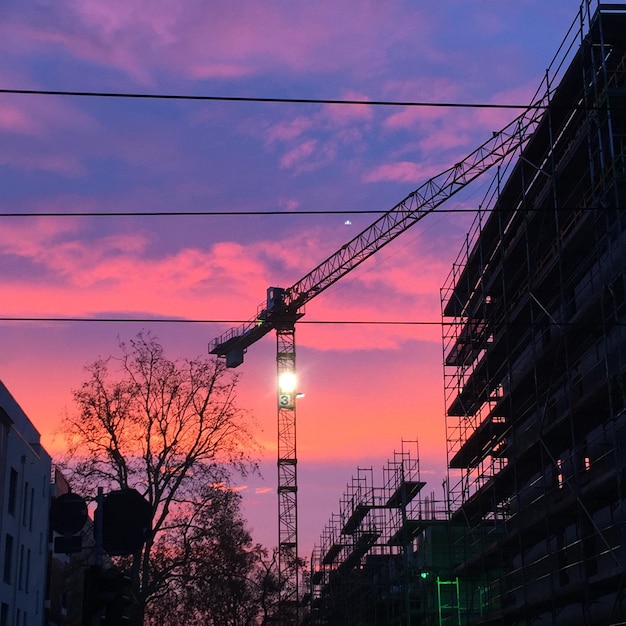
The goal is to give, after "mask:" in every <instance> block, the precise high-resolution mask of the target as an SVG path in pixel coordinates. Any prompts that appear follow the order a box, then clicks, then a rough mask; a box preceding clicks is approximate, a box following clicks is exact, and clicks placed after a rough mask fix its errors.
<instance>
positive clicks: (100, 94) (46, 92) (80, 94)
mask: <svg viewBox="0 0 626 626" xmlns="http://www.w3.org/2000/svg"><path fill="white" fill-rule="evenodd" d="M0 94H13V95H27V96H71V97H77V98H134V99H139V100H198V101H202V102H249V103H269V104H272V103H274V104H338V105H363V106H385V107H387V106H389V107H442V108H460V109H463V108H464V109H518V110H526V109H533V108H536V109H544V108H546V106H545V105H540V104H537V105H530V106H529V105H528V104H494V103H488V102H416V101H411V100H403V101H402V100H356V99H339V98H337V99H334V98H276V97H267V98H265V97H259V96H206V95H192V94H163V93H130V92H126V93H124V92H108V91H74V90H61V89H0Z"/></svg>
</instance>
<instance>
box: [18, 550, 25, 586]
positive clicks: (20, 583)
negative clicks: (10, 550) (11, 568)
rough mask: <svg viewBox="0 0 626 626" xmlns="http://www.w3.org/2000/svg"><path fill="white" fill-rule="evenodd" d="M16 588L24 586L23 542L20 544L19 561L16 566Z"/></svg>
mask: <svg viewBox="0 0 626 626" xmlns="http://www.w3.org/2000/svg"><path fill="white" fill-rule="evenodd" d="M17 588H18V589H19V590H20V591H21V590H22V589H23V588H24V544H22V545H21V546H20V562H19V564H18V567H17Z"/></svg>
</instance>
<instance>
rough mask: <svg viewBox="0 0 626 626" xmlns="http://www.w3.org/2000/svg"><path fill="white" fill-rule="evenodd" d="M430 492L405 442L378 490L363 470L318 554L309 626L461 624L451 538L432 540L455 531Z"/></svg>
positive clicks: (413, 446)
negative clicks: (432, 532) (438, 531)
mask: <svg viewBox="0 0 626 626" xmlns="http://www.w3.org/2000/svg"><path fill="white" fill-rule="evenodd" d="M425 486H426V483H425V482H424V481H422V479H421V477H420V469H419V453H418V444H417V441H414V442H407V441H403V442H402V447H401V450H400V451H399V452H398V451H396V452H394V454H393V458H392V459H390V460H388V461H387V463H386V465H385V466H384V467H383V468H382V480H381V482H380V483H377V482H376V480H375V476H374V472H373V470H372V468H358V469H357V473H356V475H355V476H353V477H352V479H351V481H350V482H349V483H348V485H347V487H346V490H345V492H344V494H343V495H342V497H341V498H340V500H339V513H334V514H333V515H332V516H331V518H330V520H329V522H328V523H327V525H326V526H325V527H324V530H323V532H322V535H321V537H320V542H319V544H316V546H315V547H314V549H313V553H312V557H311V583H312V589H311V598H312V602H311V611H310V615H309V621H310V623H312V624H325V625H331V624H337V625H339V624H340V625H342V626H348V625H350V624H360V625H370V624H371V625H374V624H379V625H385V626H394V625H398V626H400V625H402V626H405V625H407V624H425V625H426V624H433V625H435V624H451V625H452V624H454V625H455V626H456V625H457V624H460V622H458V621H454V622H452V621H449V617H450V613H451V609H450V607H452V606H454V607H455V609H454V610H453V611H452V613H453V614H454V615H456V614H457V613H458V612H459V608H458V605H459V594H458V593H457V594H456V599H455V600H454V601H453V600H452V597H451V593H450V590H451V589H452V588H454V589H457V590H458V583H457V581H456V579H449V578H448V577H447V576H448V575H451V569H452V568H451V565H450V554H449V550H448V546H449V545H451V543H450V542H449V541H448V537H447V533H444V534H442V535H441V536H440V537H439V536H437V537H435V538H434V540H432V541H431V540H430V538H429V539H428V540H427V539H426V535H427V532H428V529H430V528H432V527H433V526H434V525H440V528H448V527H449V526H450V525H449V524H448V523H447V522H448V521H449V518H450V515H449V509H448V505H447V499H446V498H445V497H442V498H441V499H439V500H437V499H436V498H435V495H434V493H432V492H431V493H430V494H429V495H424V494H423V491H424V487H425ZM444 535H446V536H444ZM427 546H428V550H427ZM448 583H450V584H451V585H452V586H449V585H448ZM455 585H456V586H455ZM440 615H443V616H444V618H445V620H444V621H441V620H440V618H439V616H440Z"/></svg>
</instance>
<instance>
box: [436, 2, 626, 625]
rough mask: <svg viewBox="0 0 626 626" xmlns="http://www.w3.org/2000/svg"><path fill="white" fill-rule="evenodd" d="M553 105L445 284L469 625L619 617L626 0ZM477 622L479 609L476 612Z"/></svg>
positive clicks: (595, 25)
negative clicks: (468, 602)
mask: <svg viewBox="0 0 626 626" xmlns="http://www.w3.org/2000/svg"><path fill="white" fill-rule="evenodd" d="M542 88H543V89H544V90H545V93H546V94H548V95H549V102H550V106H549V108H548V109H547V110H546V113H545V115H544V117H543V118H542V121H541V122H540V124H539V126H538V127H537V129H536V131H535V133H534V134H533V136H532V137H531V138H530V140H529V141H528V143H527V144H526V146H525V147H524V149H523V152H522V154H521V155H519V158H518V159H517V160H516V161H515V163H513V162H511V163H510V164H508V167H507V168H506V171H504V170H501V171H500V172H498V177H497V178H496V179H495V181H494V184H493V186H492V189H491V190H490V196H489V197H488V198H486V200H485V203H483V205H482V206H483V208H482V209H481V210H480V211H478V213H477V217H476V220H475V223H474V225H473V226H472V229H471V230H470V233H469V234H468V237H467V240H466V242H465V245H464V247H463V249H462V251H461V253H460V254H459V257H458V258H457V260H456V262H455V263H454V265H453V268H452V271H451V274H450V276H449V277H448V280H447V281H446V283H445V285H444V287H443V288H442V315H443V322H444V323H443V350H444V388H445V401H446V426H447V427H446V431H447V455H448V458H447V461H448V468H449V469H448V484H449V497H450V502H451V509H452V511H453V512H452V514H451V520H450V522H451V524H453V525H456V526H457V527H458V528H464V531H463V532H459V533H457V536H456V547H455V549H454V553H455V554H456V555H460V558H459V561H458V562H457V563H456V565H455V568H454V575H455V576H457V577H458V578H459V580H461V581H462V582H464V583H465V584H466V585H467V598H469V599H470V600H469V601H470V602H471V604H472V610H471V611H470V612H468V613H467V614H468V615H469V614H470V613H471V615H473V617H472V618H471V619H468V621H467V623H480V624H505V623H506V624H507V625H513V624H530V623H535V622H536V621H537V622H540V623H547V624H554V625H567V626H577V625H581V626H582V625H585V626H591V625H594V624H613V623H620V622H621V621H622V620H624V619H625V618H626V597H625V596H624V582H625V578H626V548H625V546H624V530H623V528H624V527H626V482H625V481H626V454H625V453H626V412H625V408H626V400H625V398H626V284H625V276H624V274H625V271H626V213H625V211H624V205H623V203H624V198H625V193H626V159H625V156H626V149H625V148H626V5H623V4H602V3H598V2H596V1H595V0H594V1H592V0H586V1H585V2H583V4H582V5H581V7H580V10H579V14H578V16H577V17H576V20H575V21H574V23H573V25H572V28H571V29H570V31H569V32H568V35H567V37H566V39H565V40H564V42H563V44H562V46H561V48H560V50H559V54H558V55H557V57H555V59H554V61H553V63H552V64H551V66H550V69H549V70H548V71H547V72H546V77H545V81H544V83H543V87H542ZM472 620H473V621H472Z"/></svg>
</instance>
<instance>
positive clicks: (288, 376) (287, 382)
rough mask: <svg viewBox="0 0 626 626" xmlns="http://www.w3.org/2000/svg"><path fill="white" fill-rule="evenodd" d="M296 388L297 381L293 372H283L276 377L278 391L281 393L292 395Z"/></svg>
mask: <svg viewBox="0 0 626 626" xmlns="http://www.w3.org/2000/svg"><path fill="white" fill-rule="evenodd" d="M297 387H298V379H297V378H296V375H295V374H294V373H293V372H283V373H282V374H281V375H280V376H279V377H278V389H279V390H280V392H281V393H293V392H294V391H295V390H296V389H297Z"/></svg>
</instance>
